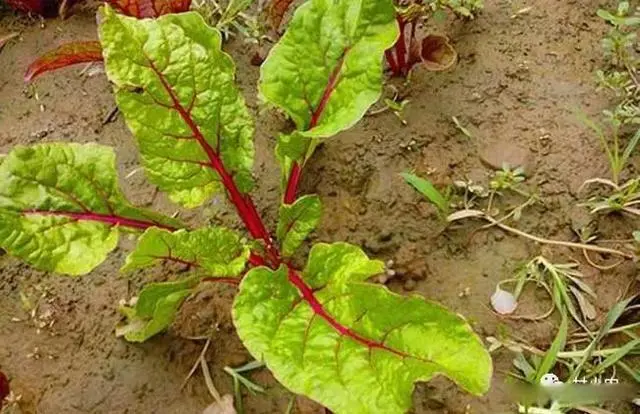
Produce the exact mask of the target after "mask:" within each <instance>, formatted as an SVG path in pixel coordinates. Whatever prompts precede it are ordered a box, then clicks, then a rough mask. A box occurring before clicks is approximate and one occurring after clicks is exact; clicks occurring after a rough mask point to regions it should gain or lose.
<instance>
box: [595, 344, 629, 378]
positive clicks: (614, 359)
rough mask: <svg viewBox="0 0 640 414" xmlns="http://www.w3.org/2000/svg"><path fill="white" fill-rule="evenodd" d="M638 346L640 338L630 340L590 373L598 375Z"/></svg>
mask: <svg viewBox="0 0 640 414" xmlns="http://www.w3.org/2000/svg"><path fill="white" fill-rule="evenodd" d="M638 346H640V339H636V340H633V341H631V342H628V343H627V344H625V345H624V346H621V347H620V348H618V350H617V351H616V352H615V353H613V354H611V355H609V356H608V357H607V358H606V359H605V360H604V361H602V363H600V364H598V365H597V366H596V367H595V369H594V370H593V371H591V372H590V373H589V375H590V376H594V375H598V374H599V373H601V372H603V371H604V370H606V369H607V368H609V367H610V366H612V365H614V364H615V363H616V362H618V361H619V360H621V359H622V358H624V357H625V355H627V354H628V353H629V352H631V351H633V350H634V348H636V347H638Z"/></svg>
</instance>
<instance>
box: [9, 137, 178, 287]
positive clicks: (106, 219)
mask: <svg viewBox="0 0 640 414" xmlns="http://www.w3.org/2000/svg"><path fill="white" fill-rule="evenodd" d="M152 226H158V227H164V228H172V227H179V226H180V223H179V222H178V221H176V220H173V219H170V218H167V217H163V216H161V215H159V214H156V213H152V212H150V211H147V210H143V209H139V208H136V207H134V206H132V205H130V204H129V203H128V202H127V201H126V199H125V198H124V195H123V194H122V191H121V190H120V188H119V187H118V180H117V175H116V162H115V154H114V152H113V150H112V149H111V148H108V147H104V146H100V145H96V144H84V145H80V144H57V143H51V144H40V145H34V146H31V147H24V146H17V147H15V148H14V149H13V150H12V151H11V152H10V153H9V154H8V155H7V156H6V158H5V159H4V161H3V162H2V164H1V165H0V247H1V248H3V249H4V250H6V251H7V252H8V253H9V254H11V255H13V256H16V257H18V258H20V259H22V260H24V261H25V262H27V263H29V264H30V265H32V266H34V267H36V268H38V269H42V270H48V271H55V272H59V273H64V274H69V275H82V274H86V273H88V272H89V271H91V270H92V269H94V268H95V267H96V266H97V265H99V264H100V263H102V262H103V261H104V260H105V258H106V256H107V254H108V253H109V252H110V251H112V250H113V249H114V248H115V247H116V244H117V243H118V233H119V229H126V230H136V231H139V230H145V229H147V228H149V227H152Z"/></svg>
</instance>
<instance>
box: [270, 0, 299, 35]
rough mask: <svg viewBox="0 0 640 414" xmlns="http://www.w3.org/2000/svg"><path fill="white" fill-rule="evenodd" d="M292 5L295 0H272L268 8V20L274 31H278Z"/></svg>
mask: <svg viewBox="0 0 640 414" xmlns="http://www.w3.org/2000/svg"><path fill="white" fill-rule="evenodd" d="M291 3H293V0H271V2H270V4H269V7H268V8H267V18H268V19H269V24H270V25H271V28H272V29H273V30H278V28H279V27H280V24H281V23H282V19H283V18H284V15H285V13H287V10H288V9H289V6H291Z"/></svg>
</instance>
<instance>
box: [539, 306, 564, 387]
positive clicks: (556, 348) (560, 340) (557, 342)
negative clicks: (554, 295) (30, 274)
mask: <svg viewBox="0 0 640 414" xmlns="http://www.w3.org/2000/svg"><path fill="white" fill-rule="evenodd" d="M568 325H569V322H568V318H567V314H566V313H564V312H562V322H561V323H560V329H558V334H557V335H556V338H555V339H554V340H553V343H552V344H551V347H549V350H548V351H547V353H546V354H545V355H544V358H543V359H542V362H541V363H540V366H539V367H538V372H537V373H536V378H535V384H539V383H540V380H541V379H542V376H543V375H545V374H548V373H549V371H551V368H553V366H554V365H555V364H556V360H557V359H558V352H560V351H562V350H563V349H564V346H565V344H566V342H567V330H568Z"/></svg>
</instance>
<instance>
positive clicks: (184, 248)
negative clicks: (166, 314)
mask: <svg viewBox="0 0 640 414" xmlns="http://www.w3.org/2000/svg"><path fill="white" fill-rule="evenodd" d="M249 253H250V251H249V247H248V246H247V245H246V244H244V243H243V242H242V240H241V238H240V236H238V234H237V233H236V232H234V231H232V230H229V229H226V228H223V227H204V228H201V229H198V230H194V231H187V230H178V231H176V232H173V233H172V232H170V231H167V230H162V229H158V228H150V229H149V230H147V231H146V232H145V233H144V234H143V235H142V237H140V240H138V245H137V246H136V249H135V250H134V251H133V252H131V253H130V254H129V256H128V257H127V260H126V262H125V264H124V266H123V267H122V270H123V271H130V270H134V269H142V268H146V267H149V266H153V265H154V264H157V263H159V262H162V261H174V262H179V263H184V264H188V265H190V266H193V267H195V268H199V269H202V270H203V271H204V272H206V274H207V275H210V276H226V277H231V276H237V275H239V274H240V272H242V271H243V270H244V268H245V266H246V263H247V259H248V258H249Z"/></svg>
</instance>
